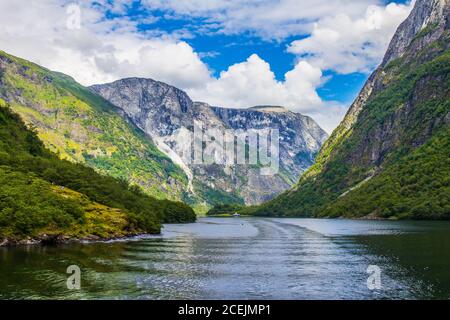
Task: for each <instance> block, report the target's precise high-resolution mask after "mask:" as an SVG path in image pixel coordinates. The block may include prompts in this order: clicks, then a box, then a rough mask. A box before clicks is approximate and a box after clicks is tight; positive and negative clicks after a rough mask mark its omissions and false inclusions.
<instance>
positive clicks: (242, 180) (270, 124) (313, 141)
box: [91, 78, 327, 206]
mask: <svg viewBox="0 0 450 320" xmlns="http://www.w3.org/2000/svg"><path fill="white" fill-rule="evenodd" d="M91 90H92V91H93V92H94V93H97V94H99V95H101V96H102V97H103V98H105V99H106V100H108V101H109V102H110V103H112V104H113V105H115V106H116V107H118V108H119V109H120V110H121V114H122V115H123V116H124V117H127V118H129V119H130V120H131V121H132V122H133V123H134V124H135V125H136V126H137V127H138V128H140V129H141V130H143V131H144V132H146V133H147V134H148V135H149V136H150V137H151V138H152V140H153V141H155V143H156V145H157V146H158V147H159V149H160V150H161V151H163V152H165V153H166V155H167V156H169V157H170V158H171V159H172V161H173V162H174V163H176V164H177V165H179V166H180V167H181V168H183V169H184V171H185V174H186V175H187V176H188V178H189V183H190V190H191V191H192V193H193V194H194V197H196V198H197V199H199V201H200V202H202V203H203V204H204V206H212V205H215V204H221V203H236V204H258V203H261V202H263V201H267V200H270V199H272V198H273V197H275V196H276V195H278V194H280V193H281V192H283V191H285V190H287V189H289V188H291V187H292V185H293V184H294V183H295V182H296V181H297V180H298V178H299V176H300V175H301V174H302V173H303V172H304V171H305V170H306V169H307V168H308V167H309V166H310V165H311V164H312V163H313V160H314V157H315V155H316V153H317V152H318V150H319V149H320V147H321V145H322V143H323V141H324V140H325V139H326V138H327V134H326V133H325V132H324V131H323V130H322V129H321V128H320V127H319V126H318V125H317V124H316V123H315V122H314V121H313V120H312V119H311V118H309V117H306V116H303V115H301V114H298V113H293V112H290V111H288V110H286V109H284V108H282V107H275V106H274V107H271V106H267V107H263V106H261V107H254V108H250V109H244V110H243V109H225V108H219V107H212V106H210V105H208V104H206V103H201V102H194V101H192V100H191V99H190V98H189V96H188V95H187V94H186V93H185V92H183V91H181V90H179V89H177V88H175V87H172V86H170V85H167V84H165V83H162V82H158V81H154V80H152V79H142V78H129V79H122V80H118V81H115V82H113V83H109V84H102V85H95V86H92V87H91ZM194 124H196V125H197V126H199V127H201V128H203V129H204V130H211V129H217V130H220V132H223V131H224V130H233V132H236V130H265V129H268V128H272V129H278V130H279V136H280V146H279V154H280V163H279V165H280V168H279V169H280V170H279V172H278V174H275V175H262V174H261V173H260V169H261V168H260V166H259V165H249V164H247V165H234V166H233V165H228V166H223V165H221V164H208V165H205V164H196V163H194V162H193V161H191V157H190V156H191V152H190V149H189V147H190V146H191V144H190V142H191V141H192V137H193V131H194V129H193V127H194ZM187 148H188V149H189V150H188V149H187ZM186 155H187V157H186Z"/></svg>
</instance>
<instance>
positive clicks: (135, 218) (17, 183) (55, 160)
mask: <svg viewBox="0 0 450 320" xmlns="http://www.w3.org/2000/svg"><path fill="white" fill-rule="evenodd" d="M0 184H1V188H0V246H2V245H6V244H9V243H17V242H19V243H33V242H51V243H55V242H59V241H64V240H71V239H99V238H114V237H123V236H129V235H135V234H138V233H144V232H145V233H159V232H160V228H161V223H162V222H192V221H195V214H194V212H193V211H192V209H191V208H189V207H187V206H186V205H184V204H182V203H175V202H171V201H168V200H156V199H154V198H151V197H149V196H147V195H145V194H143V193H142V192H141V191H140V189H139V188H136V187H130V186H129V185H128V184H127V183H124V182H123V181H120V180H117V179H114V178H111V177H108V176H103V175H100V174H99V173H97V172H95V171H94V170H93V169H91V168H88V167H85V166H83V165H80V164H75V163H72V162H69V161H67V160H61V159H60V158H59V157H58V156H57V155H56V154H54V153H52V152H50V151H49V150H48V149H46V148H45V147H44V145H43V143H42V142H41V141H40V140H39V138H38V137H37V135H36V133H35V132H33V131H32V130H30V129H29V128H28V127H27V126H26V125H25V124H24V123H23V122H22V120H21V118H20V117H19V116H18V115H17V114H15V113H13V112H12V110H11V108H10V106H9V105H8V104H7V103H6V102H5V101H4V100H3V99H0Z"/></svg>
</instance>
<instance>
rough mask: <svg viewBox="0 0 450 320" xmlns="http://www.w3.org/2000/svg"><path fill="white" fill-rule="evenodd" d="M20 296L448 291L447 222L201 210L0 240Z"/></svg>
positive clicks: (0, 256) (3, 275)
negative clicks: (102, 233) (61, 238)
mask: <svg viewBox="0 0 450 320" xmlns="http://www.w3.org/2000/svg"><path fill="white" fill-rule="evenodd" d="M69 265H78V266H79V267H80V268H81V272H82V274H81V287H82V288H81V290H79V291H77V290H75V291H70V290H68V289H67V287H66V280H67V277H68V274H66V269H67V267H68V266H69ZM369 265H377V266H379V267H380V269H381V271H382V272H381V289H379V290H369V289H368V288H367V278H368V276H369V274H367V273H366V271H367V267H368V266H369ZM24 298H31V299H53V298H57V299H387V298H394V299H449V298H450V223H449V222H390V221H352V220H316V219H258V218H229V219H226V218H223V219H221V218H202V219H200V221H199V222H198V223H196V224H190V225H167V226H165V229H164V230H163V234H162V235H161V236H151V237H143V238H140V239H134V240H132V241H122V242H110V243H96V244H74V245H65V246H60V247H21V248H0V299H24Z"/></svg>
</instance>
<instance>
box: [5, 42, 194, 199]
mask: <svg viewBox="0 0 450 320" xmlns="http://www.w3.org/2000/svg"><path fill="white" fill-rule="evenodd" d="M0 98H1V99H3V100H4V101H6V102H7V103H8V104H9V105H10V106H11V108H12V109H13V110H14V112H16V113H18V114H19V115H20V116H21V118H22V119H23V120H24V121H25V122H26V123H27V124H28V125H31V126H33V127H34V128H36V131H37V133H38V136H39V138H40V139H41V140H42V141H43V142H44V144H45V146H46V147H47V148H49V149H50V150H51V151H53V152H56V153H58V154H59V156H60V157H61V158H62V159H67V160H69V161H72V162H76V163H82V164H86V165H88V166H90V167H92V168H94V169H95V170H96V171H97V172H100V173H103V174H108V175H110V176H113V177H116V178H120V179H124V180H126V181H128V182H129V183H131V184H133V185H138V186H140V187H142V189H143V190H144V191H145V192H146V193H148V194H149V195H152V196H154V197H157V198H159V199H173V200H179V199H182V198H183V196H184V192H185V190H186V189H187V183H188V181H187V177H186V176H185V174H184V172H183V171H182V170H181V169H180V168H179V167H178V166H176V165H174V164H173V162H172V161H171V160H170V159H169V158H168V157H166V156H165V155H164V154H162V153H161V152H160V151H159V150H158V149H157V148H156V146H155V145H154V144H153V143H152V141H151V140H150V139H149V138H148V137H146V136H145V134H144V133H143V132H141V131H140V130H138V129H137V128H136V127H134V126H133V125H131V124H129V123H127V121H126V120H124V118H123V117H121V116H120V115H119V114H117V112H116V111H117V110H116V109H115V107H114V106H112V105H111V104H109V103H108V102H107V101H105V100H104V99H102V98H101V97H100V96H97V95H95V94H94V93H92V92H90V91H89V90H88V89H86V88H84V87H83V86H81V85H79V84H78V83H76V82H75V81H74V80H73V79H72V78H70V77H68V76H65V75H63V74H60V73H56V72H51V71H49V70H47V69H45V68H42V67H39V66H37V65H35V64H33V63H30V62H28V61H25V60H22V59H19V58H16V57H13V56H11V55H8V54H6V53H4V52H1V51H0Z"/></svg>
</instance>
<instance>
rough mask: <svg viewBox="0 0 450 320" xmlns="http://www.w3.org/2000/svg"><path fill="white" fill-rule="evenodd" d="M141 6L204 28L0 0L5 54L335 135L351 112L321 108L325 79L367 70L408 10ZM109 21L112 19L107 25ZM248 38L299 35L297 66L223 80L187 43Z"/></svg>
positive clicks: (219, 0) (296, 1) (168, 2)
mask: <svg viewBox="0 0 450 320" xmlns="http://www.w3.org/2000/svg"><path fill="white" fill-rule="evenodd" d="M141 2H142V4H143V5H145V7H146V8H147V10H148V11H147V14H146V16H145V17H142V19H145V21H144V22H145V23H147V24H150V25H151V24H152V23H153V22H155V21H158V19H161V17H158V16H156V15H155V16H152V12H153V10H159V11H161V10H162V11H164V12H165V15H166V16H165V17H169V18H170V19H177V17H184V18H188V19H193V20H195V19H196V18H199V19H201V21H202V22H201V23H200V24H198V23H192V24H191V29H188V30H175V31H174V32H172V33H170V34H168V33H165V32H160V31H159V30H156V29H155V30H152V29H150V30H147V31H146V32H141V31H139V30H138V23H139V22H143V21H139V20H136V19H131V18H129V17H127V15H126V12H127V6H128V5H129V4H130V2H129V1H125V0H116V1H109V0H97V1H80V6H81V10H80V12H79V13H80V19H79V22H80V24H79V25H78V24H77V23H78V21H77V14H78V12H77V10H76V8H75V9H74V7H71V5H70V3H71V2H69V1H64V0H29V1H27V2H26V4H25V3H24V2H21V1H7V0H0V21H2V26H1V27H0V28H1V31H0V49H1V50H5V51H7V52H9V53H12V54H15V55H18V56H21V57H24V58H26V59H29V60H32V61H34V62H36V63H38V64H41V65H43V66H45V67H47V68H50V69H53V70H58V71H61V72H64V73H66V74H69V75H71V76H73V77H74V78H75V79H76V80H78V81H79V82H81V83H82V84H84V85H91V84H94V83H104V82H110V81H114V80H117V79H119V78H124V77H148V78H154V79H156V80H160V81H164V82H167V83H169V84H172V85H175V86H177V87H180V88H182V89H184V90H186V91H187V92H188V93H189V94H190V95H191V96H192V97H193V98H194V99H196V100H201V101H205V102H208V103H210V104H213V105H219V106H226V107H236V108H243V107H249V106H253V105H262V104H264V105H268V104H273V105H283V106H286V107H288V108H290V109H291V110H293V111H299V112H304V113H307V114H310V115H312V116H313V117H315V119H317V120H318V121H319V123H320V124H321V125H322V126H323V127H325V128H326V129H329V130H331V129H332V128H333V127H334V126H336V125H337V123H338V122H339V119H341V118H342V115H343V113H344V112H345V109H346V107H348V106H342V105H339V104H337V103H330V102H326V103H325V102H324V101H322V100H321V98H320V97H319V95H318V94H317V89H318V88H319V87H320V86H321V85H323V83H324V82H325V80H326V79H325V78H324V77H323V72H324V71H326V70H332V71H335V72H340V73H350V72H355V71H363V72H367V71H369V70H370V69H371V68H373V67H374V66H375V65H376V64H377V63H378V62H379V61H380V60H381V57H382V54H383V52H384V50H385V49H386V46H387V43H388V41H389V38H390V37H391V35H392V34H393V32H394V30H395V28H396V27H397V25H398V24H399V23H400V22H401V20H403V19H404V18H405V16H406V15H407V13H408V12H409V10H410V9H411V6H410V5H396V4H390V5H388V6H383V5H380V4H379V1H378V0H359V1H354V0H333V1H330V0H249V1H237V0H185V1H175V0H164V1H162V0H142V1H141ZM374 4H375V5H374ZM377 4H378V5H377ZM106 12H109V13H113V15H109V18H106ZM111 17H114V18H111ZM142 19H141V20H142ZM192 26H194V27H192ZM248 32H250V33H252V34H254V35H257V36H259V37H260V38H261V39H263V40H267V41H269V40H270V41H273V40H277V41H279V40H280V39H285V38H286V37H288V36H291V37H292V36H293V37H295V36H299V40H296V41H294V42H292V43H291V44H290V46H289V48H288V50H289V51H290V52H292V53H294V54H295V55H297V60H296V63H295V64H294V65H293V67H292V70H291V71H289V72H287V73H286V74H285V76H284V79H283V80H282V81H279V80H277V79H276V78H275V75H274V73H273V72H272V70H271V66H270V65H269V63H268V62H267V61H264V60H262V59H261V58H260V57H259V56H257V55H255V54H254V55H251V56H250V57H249V58H248V59H247V60H246V61H243V62H239V63H236V64H234V65H231V66H229V67H228V69H227V70H226V71H223V72H222V73H221V74H220V76H219V77H217V78H216V77H214V76H212V73H211V71H210V70H209V68H208V66H207V64H206V63H205V62H204V61H203V60H202V59H205V61H207V60H206V59H207V58H205V55H204V54H203V53H197V52H196V51H195V49H194V48H193V47H192V46H190V45H189V44H188V43H187V42H186V41H183V40H181V39H187V38H188V36H199V33H219V34H241V33H248ZM305 35H306V37H305ZM286 63H290V61H287V62H286Z"/></svg>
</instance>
